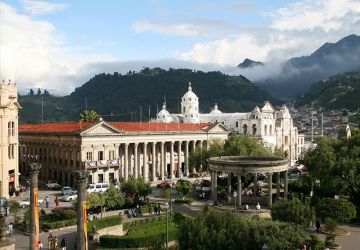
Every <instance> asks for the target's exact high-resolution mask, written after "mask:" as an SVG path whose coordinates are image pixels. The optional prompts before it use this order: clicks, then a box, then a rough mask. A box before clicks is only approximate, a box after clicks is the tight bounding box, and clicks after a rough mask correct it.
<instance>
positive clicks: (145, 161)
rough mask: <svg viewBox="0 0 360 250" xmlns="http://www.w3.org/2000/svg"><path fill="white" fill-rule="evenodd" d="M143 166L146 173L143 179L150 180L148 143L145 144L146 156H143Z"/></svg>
mask: <svg viewBox="0 0 360 250" xmlns="http://www.w3.org/2000/svg"><path fill="white" fill-rule="evenodd" d="M143 165H144V173H143V175H142V176H143V177H144V180H145V181H148V180H149V164H148V157H147V142H144V156H143Z"/></svg>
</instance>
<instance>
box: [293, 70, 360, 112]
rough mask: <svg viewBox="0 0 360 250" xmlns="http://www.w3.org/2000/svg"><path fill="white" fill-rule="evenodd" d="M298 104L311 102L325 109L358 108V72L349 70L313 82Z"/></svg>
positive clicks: (359, 93)
mask: <svg viewBox="0 0 360 250" xmlns="http://www.w3.org/2000/svg"><path fill="white" fill-rule="evenodd" d="M297 102H298V105H301V106H302V105H306V104H312V105H314V106H315V107H324V108H325V109H328V110H331V109H343V108H347V109H350V110H357V109H358V108H360V72H350V73H345V74H341V75H336V76H333V77H331V78H330V79H329V80H327V81H321V82H317V83H314V84H313V85H312V86H311V87H310V89H309V90H308V91H307V92H306V93H305V95H304V96H303V97H302V98H299V99H298V100H297Z"/></svg>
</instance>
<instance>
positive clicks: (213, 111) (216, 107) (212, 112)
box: [210, 102, 222, 114]
mask: <svg viewBox="0 0 360 250" xmlns="http://www.w3.org/2000/svg"><path fill="white" fill-rule="evenodd" d="M210 114H222V112H221V111H220V110H219V108H218V105H217V103H216V102H215V105H214V108H213V109H212V110H211V112H210Z"/></svg>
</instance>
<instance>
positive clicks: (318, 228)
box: [315, 220, 320, 234]
mask: <svg viewBox="0 0 360 250" xmlns="http://www.w3.org/2000/svg"><path fill="white" fill-rule="evenodd" d="M315 226H316V232H317V233H318V234H319V233H320V221H319V220H316V222H315Z"/></svg>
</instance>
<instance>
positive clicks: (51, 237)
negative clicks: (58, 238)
mask: <svg viewBox="0 0 360 250" xmlns="http://www.w3.org/2000/svg"><path fill="white" fill-rule="evenodd" d="M52 240H53V236H52V234H51V233H49V237H48V248H49V249H51V243H52Z"/></svg>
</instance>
